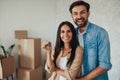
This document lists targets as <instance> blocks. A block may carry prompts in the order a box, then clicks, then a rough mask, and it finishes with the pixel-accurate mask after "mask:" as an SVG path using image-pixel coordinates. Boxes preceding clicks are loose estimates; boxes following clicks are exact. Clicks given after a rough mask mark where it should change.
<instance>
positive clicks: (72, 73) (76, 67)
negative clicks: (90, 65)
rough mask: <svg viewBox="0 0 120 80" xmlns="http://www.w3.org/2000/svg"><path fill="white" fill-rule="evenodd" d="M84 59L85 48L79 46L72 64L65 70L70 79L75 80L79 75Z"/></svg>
mask: <svg viewBox="0 0 120 80" xmlns="http://www.w3.org/2000/svg"><path fill="white" fill-rule="evenodd" d="M82 59H83V49H82V48H81V47H77V49H76V52H75V58H74V60H73V62H72V64H71V66H70V67H69V68H67V70H65V71H64V72H65V75H66V77H67V79H68V80H74V79H75V77H77V75H78V73H79V72H80V68H81V65H82Z"/></svg>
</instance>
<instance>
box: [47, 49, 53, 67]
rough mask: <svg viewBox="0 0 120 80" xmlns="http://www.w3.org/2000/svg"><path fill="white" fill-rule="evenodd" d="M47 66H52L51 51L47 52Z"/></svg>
mask: <svg viewBox="0 0 120 80" xmlns="http://www.w3.org/2000/svg"><path fill="white" fill-rule="evenodd" d="M46 63H47V66H48V67H50V66H51V65H52V58H51V51H47V60H46Z"/></svg>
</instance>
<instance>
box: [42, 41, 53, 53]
mask: <svg viewBox="0 0 120 80" xmlns="http://www.w3.org/2000/svg"><path fill="white" fill-rule="evenodd" d="M42 49H43V50H44V51H45V52H47V53H48V52H50V51H51V49H52V45H51V42H50V41H45V42H44V43H43V45H42Z"/></svg>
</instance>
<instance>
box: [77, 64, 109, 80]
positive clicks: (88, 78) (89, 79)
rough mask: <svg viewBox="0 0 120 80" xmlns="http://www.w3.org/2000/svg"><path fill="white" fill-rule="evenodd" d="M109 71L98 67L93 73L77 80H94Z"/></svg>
mask: <svg viewBox="0 0 120 80" xmlns="http://www.w3.org/2000/svg"><path fill="white" fill-rule="evenodd" d="M107 71H108V69H103V68H101V67H99V66H98V67H96V68H95V69H94V70H93V71H91V72H90V73H88V74H87V75H85V76H83V77H81V78H78V79H76V80H93V79H94V78H96V77H98V76H100V75H101V74H103V73H105V72H107Z"/></svg>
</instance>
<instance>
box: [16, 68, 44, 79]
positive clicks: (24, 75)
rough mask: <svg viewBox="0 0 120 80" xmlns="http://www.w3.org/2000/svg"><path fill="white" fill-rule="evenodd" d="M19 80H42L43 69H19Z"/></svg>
mask: <svg viewBox="0 0 120 80" xmlns="http://www.w3.org/2000/svg"><path fill="white" fill-rule="evenodd" d="M17 80H42V67H38V68H37V69H35V70H30V69H26V68H19V69H17Z"/></svg>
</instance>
